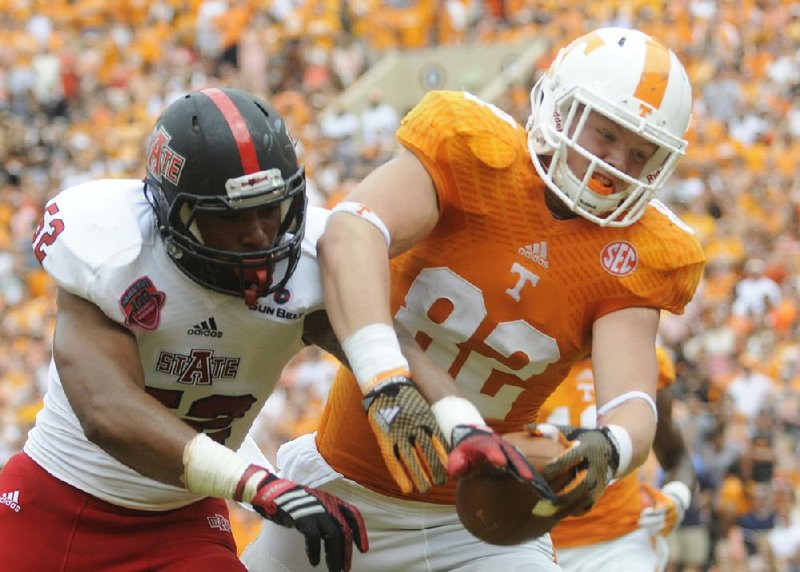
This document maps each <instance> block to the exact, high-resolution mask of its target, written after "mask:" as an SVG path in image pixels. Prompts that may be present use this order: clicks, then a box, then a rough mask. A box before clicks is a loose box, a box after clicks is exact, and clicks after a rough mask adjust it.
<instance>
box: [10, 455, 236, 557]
mask: <svg viewBox="0 0 800 572" xmlns="http://www.w3.org/2000/svg"><path fill="white" fill-rule="evenodd" d="M0 570H7V571H9V572H57V571H59V572H93V571H103V572H134V571H136V572H145V571H147V572H151V571H153V572H154V571H159V572H161V571H163V572H167V571H168V572H178V571H183V570H185V571H190V570H191V571H192V572H217V571H227V570H234V571H236V572H241V571H244V570H245V568H244V566H243V565H242V564H241V562H240V561H239V558H238V557H237V556H236V543H235V541H234V539H233V535H232V534H231V530H230V521H229V519H228V507H227V506H226V504H225V501H223V500H221V499H204V500H202V501H199V502H196V503H194V504H191V505H189V506H186V507H183V508H180V509H175V510H170V511H165V512H153V511H142V510H130V509H126V508H122V507H118V506H116V505H113V504H109V503H107V502H104V501H102V500H99V499H97V498H94V497H93V496H91V495H88V494H86V493H84V492H82V491H80V490H78V489H76V488H74V487H72V486H70V485H68V484H66V483H63V482H61V481H59V480H58V479H56V478H55V477H53V476H51V475H50V474H49V473H48V472H47V471H45V470H44V469H42V468H41V467H40V466H39V465H37V464H36V463H35V462H34V461H33V460H32V459H31V458H30V457H28V456H27V455H26V454H25V453H18V454H17V455H14V456H13V457H12V458H11V459H9V461H8V463H6V465H5V467H4V468H3V470H2V472H0Z"/></svg>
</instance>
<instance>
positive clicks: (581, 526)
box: [539, 348, 675, 548]
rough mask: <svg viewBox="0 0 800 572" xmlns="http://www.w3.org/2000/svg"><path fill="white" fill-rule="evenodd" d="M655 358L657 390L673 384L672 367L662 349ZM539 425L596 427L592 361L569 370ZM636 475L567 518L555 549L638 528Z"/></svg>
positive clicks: (554, 532) (555, 531) (555, 538)
mask: <svg viewBox="0 0 800 572" xmlns="http://www.w3.org/2000/svg"><path fill="white" fill-rule="evenodd" d="M656 355H657V356H658V389H662V388H664V387H669V386H670V385H672V383H673V382H674V381H675V366H674V364H673V363H672V360H671V359H670V357H669V354H667V352H666V351H664V350H663V349H662V348H657V349H656ZM539 421H540V422H544V423H553V424H555V425H572V426H581V427H595V426H596V406H595V400H594V377H593V375H592V361H591V360H590V359H586V360H583V361H581V362H579V363H577V364H575V366H574V367H573V368H572V369H571V370H570V372H569V375H568V376H567V379H565V380H564V381H563V382H562V383H561V385H559V386H558V389H556V390H555V392H554V393H553V394H552V395H551V396H550V397H549V398H548V399H547V401H546V402H545V404H544V405H543V406H542V408H541V410H540V411H539ZM642 508H643V507H642V504H641V498H640V496H639V478H638V475H637V472H633V473H630V474H628V475H626V476H624V477H623V478H621V479H620V480H618V481H615V482H613V483H612V484H611V485H609V487H608V488H607V489H606V491H605V493H603V496H602V497H600V500H598V501H597V504H595V505H594V508H592V510H591V511H590V512H589V513H588V514H585V515H583V516H580V517H567V518H565V519H564V520H562V521H561V522H559V523H558V524H557V525H556V527H555V528H554V529H553V530H551V531H550V535H551V537H552V539H553V544H554V545H555V546H556V548H574V547H576V546H587V545H590V544H596V543H598V542H606V541H608V540H612V539H614V538H618V537H620V536H622V535H624V534H628V533H629V532H632V531H634V530H636V529H637V528H638V524H637V521H638V520H639V514H640V513H641V511H642Z"/></svg>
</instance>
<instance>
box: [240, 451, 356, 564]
mask: <svg viewBox="0 0 800 572" xmlns="http://www.w3.org/2000/svg"><path fill="white" fill-rule="evenodd" d="M259 471H266V469H264V468H263V467H259V466H257V465H250V468H249V469H248V470H247V472H245V474H244V475H242V480H241V481H240V482H241V483H245V482H247V480H248V479H249V478H250V477H251V476H252V475H253V474H254V472H259ZM243 486H244V485H243ZM236 500H239V499H236ZM250 504H252V505H253V508H254V509H255V511H256V512H257V513H258V514H260V515H261V516H263V517H264V518H266V519H267V520H271V521H272V522H274V523H276V524H279V525H281V526H286V527H288V528H295V529H297V530H298V531H299V532H300V533H301V534H302V535H303V536H305V537H306V554H307V555H308V561H309V562H310V563H311V565H312V566H316V565H317V564H319V561H320V549H321V543H323V542H324V543H325V562H326V564H327V565H328V570H329V571H330V572H346V571H347V570H350V564H351V561H352V557H353V543H355V545H356V547H357V548H358V550H359V551H361V552H366V551H367V550H368V549H369V542H368V540H367V532H366V526H365V525H364V520H363V518H362V517H361V513H359V512H358V509H357V508H356V507H354V506H353V505H351V504H350V503H347V502H345V501H343V500H341V499H340V498H338V497H336V496H334V495H332V494H329V493H326V492H323V491H320V490H314V489H310V488H308V487H305V486H303V485H298V484H297V483H294V482H292V481H289V480H286V479H281V478H279V477H277V476H276V475H273V474H272V473H269V472H267V474H266V475H265V476H264V478H263V479H262V480H261V482H260V483H259V484H258V485H257V486H256V494H255V496H254V497H253V498H252V500H251V501H250Z"/></svg>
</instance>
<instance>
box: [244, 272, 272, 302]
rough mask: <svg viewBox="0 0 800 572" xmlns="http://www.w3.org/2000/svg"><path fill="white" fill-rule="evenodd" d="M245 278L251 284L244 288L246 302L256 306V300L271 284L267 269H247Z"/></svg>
mask: <svg viewBox="0 0 800 572" xmlns="http://www.w3.org/2000/svg"><path fill="white" fill-rule="evenodd" d="M244 280H245V282H247V283H249V284H250V286H248V287H247V288H245V290H244V303H245V304H247V305H248V306H255V305H256V300H258V298H259V296H261V295H263V294H261V293H262V292H266V290H267V286H268V285H269V276H268V275H267V269H266V268H258V269H252V268H248V269H245V271H244Z"/></svg>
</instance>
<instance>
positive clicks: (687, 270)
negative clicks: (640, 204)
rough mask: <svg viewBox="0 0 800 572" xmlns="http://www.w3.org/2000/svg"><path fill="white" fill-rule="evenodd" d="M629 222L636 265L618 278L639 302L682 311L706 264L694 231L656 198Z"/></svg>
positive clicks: (676, 311)
mask: <svg viewBox="0 0 800 572" xmlns="http://www.w3.org/2000/svg"><path fill="white" fill-rule="evenodd" d="M651 204H655V205H654V207H651V208H650V209H649V212H648V213H647V215H646V217H645V218H643V219H642V220H640V221H639V223H637V224H635V225H633V227H631V228H632V232H631V237H632V239H633V242H634V243H635V244H636V246H637V248H638V250H639V253H640V259H639V268H637V269H636V271H635V272H632V273H631V274H629V275H628V276H626V277H625V278H623V279H622V283H623V285H624V286H625V288H626V289H627V290H628V291H629V292H630V294H631V295H633V296H634V297H635V298H637V299H639V300H641V301H642V302H643V305H646V306H651V307H654V308H659V309H662V310H667V311H669V312H672V313H673V314H682V313H683V310H684V308H685V307H686V304H688V303H689V302H690V301H691V299H692V298H693V297H694V293H695V291H696V290H697V286H698V284H699V283H700V279H701V277H702V275H703V269H704V268H705V264H706V257H705V253H704V252H703V247H702V246H701V245H700V242H699V240H698V239H697V237H696V236H695V235H694V232H693V231H692V230H691V228H689V227H688V226H686V225H685V224H684V223H683V222H682V221H681V220H680V219H679V218H678V217H677V216H676V215H675V214H673V213H672V212H671V211H670V210H669V209H668V208H667V207H666V206H664V205H663V204H661V203H659V202H658V201H652V203H651Z"/></svg>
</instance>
